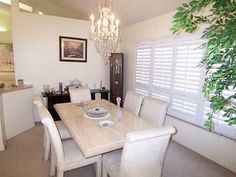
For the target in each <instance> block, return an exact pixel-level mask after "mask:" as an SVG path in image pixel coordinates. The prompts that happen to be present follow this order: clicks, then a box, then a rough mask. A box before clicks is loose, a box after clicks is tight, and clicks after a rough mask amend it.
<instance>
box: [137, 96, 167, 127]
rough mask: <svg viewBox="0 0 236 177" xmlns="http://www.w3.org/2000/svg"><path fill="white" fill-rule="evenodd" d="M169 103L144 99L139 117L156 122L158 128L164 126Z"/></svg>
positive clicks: (149, 98)
mask: <svg viewBox="0 0 236 177" xmlns="http://www.w3.org/2000/svg"><path fill="white" fill-rule="evenodd" d="M168 106H169V103H168V102H166V101H163V100H160V99H156V98H151V97H144V99H143V104H142V106H141V110H140V114H139V116H140V117H142V118H145V119H149V120H151V121H153V122H155V123H156V124H157V125H158V126H162V125H164V122H165V117H166V112H167V109H168Z"/></svg>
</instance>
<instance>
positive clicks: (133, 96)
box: [123, 91, 144, 116]
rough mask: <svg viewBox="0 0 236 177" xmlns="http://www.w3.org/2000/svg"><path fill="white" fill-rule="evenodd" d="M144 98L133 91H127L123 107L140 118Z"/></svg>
mask: <svg viewBox="0 0 236 177" xmlns="http://www.w3.org/2000/svg"><path fill="white" fill-rule="evenodd" d="M143 97H144V96H143V95H140V94H138V93H135V92H133V91H127V93H126V97H125V102H124V106H123V107H124V108H125V109H126V110H128V111H129V112H131V113H133V114H134V115H136V116H138V115H139V112H140V108H141V105H142V102H143Z"/></svg>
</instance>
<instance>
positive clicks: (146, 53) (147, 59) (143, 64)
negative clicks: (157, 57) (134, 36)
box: [136, 43, 151, 84]
mask: <svg viewBox="0 0 236 177" xmlns="http://www.w3.org/2000/svg"><path fill="white" fill-rule="evenodd" d="M136 57H137V61H136V83H140V84H149V83H150V73H151V72H150V68H151V43H144V44H139V45H138V46H137V54H136Z"/></svg>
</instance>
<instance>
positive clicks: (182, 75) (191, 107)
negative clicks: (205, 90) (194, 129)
mask: <svg viewBox="0 0 236 177" xmlns="http://www.w3.org/2000/svg"><path fill="white" fill-rule="evenodd" d="M201 44H202V41H187V42H177V43H176V48H175V50H176V52H175V73H174V75H173V77H174V80H173V96H172V104H171V107H170V111H169V113H170V114H171V115H173V116H175V117H178V118H181V119H184V120H186V121H189V122H191V123H197V118H198V117H199V111H198V110H199V106H200V105H199V104H200V99H201V98H200V97H201V87H202V79H201V78H202V73H203V71H202V69H201V68H200V67H198V64H199V63H200V61H201V60H202V57H203V52H204V51H203V49H201V48H199V46H200V45H201Z"/></svg>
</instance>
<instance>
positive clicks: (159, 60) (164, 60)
mask: <svg viewBox="0 0 236 177" xmlns="http://www.w3.org/2000/svg"><path fill="white" fill-rule="evenodd" d="M173 56H174V46H173V44H172V43H169V44H164V45H161V44H157V45H156V46H155V48H154V62H153V73H152V74H153V79H152V84H153V86H156V87H157V88H159V89H170V87H171V75H172V73H171V71H172V62H173Z"/></svg>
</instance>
